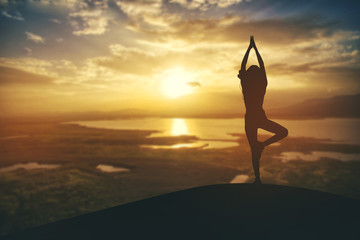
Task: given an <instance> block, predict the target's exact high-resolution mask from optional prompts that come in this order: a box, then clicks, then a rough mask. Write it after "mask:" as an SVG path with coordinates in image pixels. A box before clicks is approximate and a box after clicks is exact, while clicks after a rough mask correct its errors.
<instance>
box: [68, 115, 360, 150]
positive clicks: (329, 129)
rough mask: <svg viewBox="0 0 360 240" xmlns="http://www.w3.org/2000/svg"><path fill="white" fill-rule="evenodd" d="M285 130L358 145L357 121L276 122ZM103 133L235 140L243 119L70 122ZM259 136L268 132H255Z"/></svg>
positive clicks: (294, 133) (359, 136) (296, 134)
mask: <svg viewBox="0 0 360 240" xmlns="http://www.w3.org/2000/svg"><path fill="white" fill-rule="evenodd" d="M276 121H277V122H279V123H280V124H281V125H283V126H286V128H288V129H289V136H290V137H312V138H320V139H331V140H333V141H334V142H342V143H348V144H360V134H359V131H358V126H359V124H360V119H340V118H328V119H312V120H276ZM71 123H75V124H78V125H81V126H86V127H93V128H104V129H137V130H158V131H161V132H160V133H155V134H153V136H180V135H190V136H197V137H199V138H201V139H218V140H235V139H236V137H233V136H231V135H229V133H236V134H244V119H242V118H232V119H193V118H184V119H182V118H141V119H116V120H100V121H77V122H71ZM259 133H260V134H268V132H266V131H263V130H261V129H260V130H259Z"/></svg>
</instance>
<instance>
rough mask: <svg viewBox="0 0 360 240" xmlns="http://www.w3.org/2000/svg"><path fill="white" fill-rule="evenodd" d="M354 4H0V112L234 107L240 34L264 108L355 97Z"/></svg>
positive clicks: (178, 0) (203, 0) (359, 69)
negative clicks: (258, 67)
mask: <svg viewBox="0 0 360 240" xmlns="http://www.w3.org/2000/svg"><path fill="white" fill-rule="evenodd" d="M359 6H360V3H358V1H323V0H312V1H306V0H303V1H286V0H220V1H215V0H193V1H191V0H173V1H170V0H169V1H165V0H163V1H161V0H139V1H116V0H102V1H100V0H98V1H80V0H79V1H77V0H62V1H55V0H36V1H35V0H28V1H27V0H22V1H4V0H0V31H1V34H0V44H1V45H0V46H1V47H0V109H1V113H0V115H16V114H38V113H46V112H52V113H54V112H60V113H62V112H86V111H116V110H121V109H140V110H144V111H155V112H166V111H168V112H171V111H172V112H177V111H178V112H186V111H190V112H191V111H192V112H197V113H208V112H213V113H230V112H234V111H235V112H236V111H239V110H240V111H241V109H243V107H244V106H243V102H242V95H241V89H240V88H239V79H238V78H237V73H238V70H239V67H240V64H241V61H242V58H243V55H244V53H245V51H246V49H247V47H248V45H249V38H250V35H253V36H254V38H255V42H256V44H257V47H258V49H259V51H260V53H261V55H262V58H263V60H264V63H265V67H266V72H267V78H268V82H269V84H268V89H267V95H266V97H265V103H264V106H265V108H277V107H282V106H287V105H291V104H294V103H297V102H300V101H302V100H305V99H308V98H323V97H324V98H325V97H331V96H336V95H348V94H356V93H359V92H360V83H359V76H360V75H359V73H360V64H359V63H360V58H359V56H360V55H359V47H360V29H359V22H360V17H359V14H358V9H359ZM252 64H257V61H256V57H255V54H254V52H253V51H252V52H251V53H250V57H249V62H248V66H250V65H252Z"/></svg>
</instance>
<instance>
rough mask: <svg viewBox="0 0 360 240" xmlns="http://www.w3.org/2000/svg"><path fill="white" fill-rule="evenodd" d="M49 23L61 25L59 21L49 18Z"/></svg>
mask: <svg viewBox="0 0 360 240" xmlns="http://www.w3.org/2000/svg"><path fill="white" fill-rule="evenodd" d="M49 21H50V22H53V23H57V24H60V23H62V22H61V21H60V20H59V19H56V18H50V19H49Z"/></svg>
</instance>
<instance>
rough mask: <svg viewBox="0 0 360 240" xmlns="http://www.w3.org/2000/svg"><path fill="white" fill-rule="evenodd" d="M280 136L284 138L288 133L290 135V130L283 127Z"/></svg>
mask: <svg viewBox="0 0 360 240" xmlns="http://www.w3.org/2000/svg"><path fill="white" fill-rule="evenodd" d="M279 134H280V136H281V137H282V138H284V137H286V136H287V135H289V131H288V130H287V129H286V128H284V127H283V128H282V129H281V131H280V133H279Z"/></svg>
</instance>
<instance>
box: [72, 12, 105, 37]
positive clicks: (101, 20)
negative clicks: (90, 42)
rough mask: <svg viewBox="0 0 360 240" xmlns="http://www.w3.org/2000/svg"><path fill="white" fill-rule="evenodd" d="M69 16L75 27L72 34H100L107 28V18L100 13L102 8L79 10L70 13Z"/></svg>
mask: <svg viewBox="0 0 360 240" xmlns="http://www.w3.org/2000/svg"><path fill="white" fill-rule="evenodd" d="M70 17H71V18H73V19H78V20H79V21H75V20H73V21H72V25H73V26H74V27H75V29H77V30H75V31H73V34H74V35H77V36H80V35H101V34H103V33H104V32H105V31H106V30H107V25H108V18H107V17H105V16H103V15H102V10H100V9H99V10H81V11H79V12H75V13H71V14H70Z"/></svg>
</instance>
